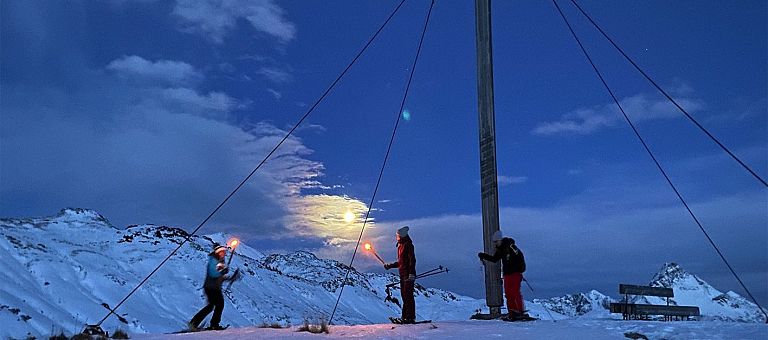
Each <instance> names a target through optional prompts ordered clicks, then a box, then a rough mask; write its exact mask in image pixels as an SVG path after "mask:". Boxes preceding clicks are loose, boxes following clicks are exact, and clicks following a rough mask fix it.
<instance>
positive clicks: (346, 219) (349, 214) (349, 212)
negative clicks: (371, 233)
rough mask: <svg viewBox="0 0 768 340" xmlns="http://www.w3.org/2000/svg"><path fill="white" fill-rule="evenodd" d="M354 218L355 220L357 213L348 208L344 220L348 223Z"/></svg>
mask: <svg viewBox="0 0 768 340" xmlns="http://www.w3.org/2000/svg"><path fill="white" fill-rule="evenodd" d="M354 220H355V214H353V213H352V212H351V211H349V210H347V212H345V213H344V221H346V222H347V223H352V221H354Z"/></svg>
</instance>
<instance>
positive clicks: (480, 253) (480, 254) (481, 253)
mask: <svg viewBox="0 0 768 340" xmlns="http://www.w3.org/2000/svg"><path fill="white" fill-rule="evenodd" d="M483 255H485V253H483V252H479V253H477V257H479V258H480V260H482V259H483Z"/></svg>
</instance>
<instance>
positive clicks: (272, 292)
mask: <svg viewBox="0 0 768 340" xmlns="http://www.w3.org/2000/svg"><path fill="white" fill-rule="evenodd" d="M0 234H1V235H2V236H0V280H1V281H2V282H3V285H2V286H0V324H1V325H2V327H0V337H1V338H6V337H9V336H12V337H17V338H20V337H24V336H26V335H27V334H31V335H37V336H48V335H50V334H52V333H53V332H58V331H65V333H67V334H72V333H74V332H79V331H81V330H82V328H83V326H84V325H85V324H93V323H96V322H98V321H99V320H101V318H103V317H104V316H106V314H107V313H108V311H107V310H106V309H105V308H104V307H102V306H101V304H102V303H107V304H110V305H113V306H114V305H115V304H116V303H117V302H118V301H120V300H121V299H122V298H123V297H124V296H125V295H126V294H128V292H129V291H130V290H131V289H133V288H134V287H135V286H136V285H137V284H138V283H139V282H140V280H141V279H142V278H144V277H145V276H146V275H147V274H148V273H149V272H151V271H152V270H153V269H154V268H155V266H156V265H157V264H158V263H160V262H161V261H162V260H163V259H164V258H165V257H166V256H167V255H168V254H170V253H171V251H172V250H173V249H174V248H176V247H177V246H178V245H179V244H180V242H182V240H183V239H184V238H185V237H187V236H188V235H187V233H186V232H184V231H183V230H182V229H178V228H169V227H164V226H153V225H142V226H132V227H128V228H127V229H125V230H121V229H117V228H114V227H113V226H112V225H111V224H110V223H109V221H107V219H105V218H104V217H103V216H101V215H99V214H98V213H96V212H94V211H90V210H84V209H64V210H62V211H61V212H60V213H59V214H58V215H56V216H52V217H45V218H30V219H0ZM226 238H227V236H226V235H222V234H216V235H210V236H203V237H198V236H194V237H192V238H191V241H190V242H189V243H187V244H186V245H184V246H183V247H182V248H181V249H180V250H179V251H178V253H177V254H176V255H174V256H173V257H172V258H171V259H170V260H169V261H168V262H167V263H166V264H165V265H164V266H163V267H162V268H161V269H160V270H159V271H158V272H157V273H156V274H155V275H154V276H153V277H152V278H151V279H150V280H149V281H147V283H146V284H145V285H144V286H143V287H142V288H141V289H139V290H138V291H136V293H135V294H134V295H133V296H132V297H131V298H130V299H129V300H127V301H126V303H125V304H124V305H123V306H121V307H120V309H119V313H120V314H121V315H123V316H124V317H125V319H126V320H127V321H128V324H123V323H120V322H119V321H118V320H117V319H116V318H115V317H110V318H109V319H107V321H105V322H104V324H103V325H102V326H103V327H104V329H107V330H114V329H116V328H118V327H120V328H122V329H124V330H128V331H129V332H130V333H143V332H169V331H173V330H178V329H182V328H183V327H185V324H186V322H187V321H188V320H189V319H190V318H191V316H192V315H194V313H195V312H196V311H197V310H198V309H199V308H201V307H202V306H203V305H204V304H205V300H204V295H203V292H202V290H201V289H200V287H202V281H203V279H204V275H205V273H204V266H205V263H206V258H207V254H208V252H209V251H210V249H211V248H212V244H213V241H218V242H220V243H222V242H224V241H225V240H226ZM238 254H239V255H238V256H237V257H236V258H235V259H234V261H233V266H236V267H239V268H241V270H243V272H244V274H245V275H244V277H243V280H242V281H239V282H237V283H235V284H234V285H233V287H232V291H231V292H230V294H227V297H228V301H226V303H227V306H226V308H225V309H224V315H223V319H224V320H225V321H226V322H227V323H230V324H232V326H233V327H241V326H247V325H259V324H262V323H265V322H266V323H272V322H278V323H281V324H294V325H295V324H300V323H301V322H302V321H303V319H304V318H305V317H310V318H316V317H320V316H322V315H328V314H330V311H331V309H332V308H333V306H334V303H335V301H336V296H337V294H338V287H339V285H340V283H341V280H343V277H344V274H345V271H346V269H347V267H346V266H345V265H343V264H340V263H338V262H335V261H330V260H321V259H318V258H317V257H315V256H314V255H313V254H311V253H307V252H296V253H292V254H286V255H270V256H265V255H264V254H262V253H260V252H258V251H257V250H255V249H252V248H250V247H248V246H247V245H245V244H242V245H240V246H239V247H238ZM395 280H396V277H395V276H394V275H383V274H372V273H360V272H357V271H356V270H354V269H353V270H352V273H351V274H350V280H349V283H348V286H347V287H346V288H345V290H344V296H343V298H342V300H341V303H340V304H339V309H338V310H337V312H336V316H335V318H334V322H335V323H337V324H343V323H347V324H361V323H375V322H387V317H388V316H394V315H399V313H400V307H399V306H398V305H397V304H395V303H393V302H387V301H384V299H385V297H386V291H385V288H384V286H385V285H386V284H388V283H391V282H394V281H395ZM416 294H417V297H416V303H417V305H418V306H419V311H418V312H419V316H420V317H422V318H431V319H435V320H450V319H454V320H457V319H466V318H467V317H468V316H469V315H470V314H471V311H473V310H475V309H477V308H480V306H481V305H482V302H481V301H479V300H476V299H472V298H468V297H464V296H460V295H456V294H453V293H450V292H446V291H443V290H439V289H432V288H425V287H421V286H417V291H416ZM392 296H393V297H394V298H397V299H399V292H398V291H397V290H393V291H392Z"/></svg>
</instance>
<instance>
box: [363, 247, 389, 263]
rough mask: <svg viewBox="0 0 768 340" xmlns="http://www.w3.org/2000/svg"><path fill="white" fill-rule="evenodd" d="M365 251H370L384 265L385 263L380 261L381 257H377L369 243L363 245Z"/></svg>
mask: <svg viewBox="0 0 768 340" xmlns="http://www.w3.org/2000/svg"><path fill="white" fill-rule="evenodd" d="M365 250H367V251H370V252H371V253H373V255H374V256H376V258H377V259H379V261H380V262H381V264H386V263H384V260H382V259H381V256H379V254H377V253H376V249H373V246H372V245H371V244H370V243H366V244H365Z"/></svg>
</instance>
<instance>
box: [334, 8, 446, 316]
mask: <svg viewBox="0 0 768 340" xmlns="http://www.w3.org/2000/svg"><path fill="white" fill-rule="evenodd" d="M433 7H435V0H432V2H431V4H430V5H429V11H428V12H427V17H426V19H425V20H424V28H423V29H422V31H421V39H419V47H418V48H417V49H416V56H415V57H414V58H413V64H412V65H411V74H410V75H409V76H408V83H407V84H406V86H405V93H404V94H403V100H402V101H401V102H400V109H399V110H398V111H397V120H395V127H394V128H393V129H392V136H391V137H390V138H389V145H387V152H386V154H384V161H383V162H382V164H381V170H379V178H378V179H377V180H376V187H375V188H374V189H373V195H372V196H371V200H370V203H369V204H368V211H367V212H366V213H365V219H363V227H362V228H361V229H360V236H358V237H357V244H355V250H354V251H353V252H352V259H351V260H350V261H349V266H348V267H347V273H346V274H345V275H344V281H342V282H341V289H340V290H339V296H338V297H337V298H336V304H335V305H334V306H333V311H332V312H331V317H330V318H329V319H328V324H332V323H333V317H334V315H336V309H337V308H338V307H339V301H341V294H343V293H344V286H346V284H347V279H349V272H350V270H352V263H353V262H355V256H356V255H357V249H358V248H360V241H361V240H362V239H363V232H364V231H365V225H366V223H367V222H368V216H370V214H371V209H372V208H373V202H375V200H376V193H377V192H378V191H379V184H381V177H382V176H383V175H384V168H385V167H386V165H387V159H388V158H389V153H390V151H391V150H392V143H393V142H394V141H395V133H397V127H398V126H399V125H400V115H401V113H402V112H403V107H405V100H406V99H408V91H409V90H410V88H411V81H412V80H413V73H414V72H415V71H416V62H417V61H418V60H419V54H421V46H422V44H423V43H424V35H425V34H426V33H427V25H428V24H429V18H430V16H431V15H432V8H433Z"/></svg>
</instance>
